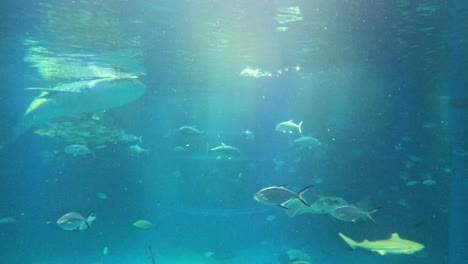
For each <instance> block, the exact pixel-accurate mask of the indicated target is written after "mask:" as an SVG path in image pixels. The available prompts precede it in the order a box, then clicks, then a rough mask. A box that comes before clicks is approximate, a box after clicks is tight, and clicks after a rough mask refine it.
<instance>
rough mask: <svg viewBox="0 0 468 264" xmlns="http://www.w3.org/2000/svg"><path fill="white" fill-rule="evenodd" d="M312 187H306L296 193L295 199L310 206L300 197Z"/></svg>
mask: <svg viewBox="0 0 468 264" xmlns="http://www.w3.org/2000/svg"><path fill="white" fill-rule="evenodd" d="M312 187H313V185H308V186H306V187H305V188H304V189H302V190H300V191H299V192H298V193H297V199H299V200H300V201H301V202H302V203H303V204H305V205H307V206H310V204H309V203H308V202H306V200H304V198H303V197H302V195H303V194H304V193H305V192H306V191H307V190H309V189H310V188H312Z"/></svg>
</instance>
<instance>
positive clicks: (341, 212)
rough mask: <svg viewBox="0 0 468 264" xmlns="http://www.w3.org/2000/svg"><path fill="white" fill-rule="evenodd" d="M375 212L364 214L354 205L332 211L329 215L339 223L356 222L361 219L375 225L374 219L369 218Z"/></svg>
mask: <svg viewBox="0 0 468 264" xmlns="http://www.w3.org/2000/svg"><path fill="white" fill-rule="evenodd" d="M375 212H377V210H373V211H370V212H366V211H364V210H362V209H361V208H359V207H357V206H354V205H344V206H340V207H337V208H335V209H333V210H332V211H331V212H330V214H331V215H332V216H333V217H334V218H336V219H338V220H341V221H347V222H357V221H359V220H361V219H369V220H371V221H372V222H373V223H375V220H374V218H372V216H371V214H372V213H375Z"/></svg>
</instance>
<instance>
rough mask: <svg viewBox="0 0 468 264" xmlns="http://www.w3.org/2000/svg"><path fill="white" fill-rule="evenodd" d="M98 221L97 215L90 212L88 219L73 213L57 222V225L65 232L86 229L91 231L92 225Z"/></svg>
mask: <svg viewBox="0 0 468 264" xmlns="http://www.w3.org/2000/svg"><path fill="white" fill-rule="evenodd" d="M95 219H96V213H95V212H94V211H92V212H90V213H89V214H88V215H87V216H86V217H83V216H82V215H81V214H80V213H76V212H71V213H68V214H65V215H63V216H62V217H60V218H59V219H58V220H57V225H58V226H59V227H60V228H62V229H64V230H73V231H81V230H85V229H86V228H89V229H91V224H92V223H93V222H94V220H95Z"/></svg>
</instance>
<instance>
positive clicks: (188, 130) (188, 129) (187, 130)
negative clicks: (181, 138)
mask: <svg viewBox="0 0 468 264" xmlns="http://www.w3.org/2000/svg"><path fill="white" fill-rule="evenodd" d="M177 132H179V133H181V134H183V135H190V136H193V135H201V134H203V133H204V131H201V130H198V129H196V128H195V127H194V126H181V127H179V129H177Z"/></svg>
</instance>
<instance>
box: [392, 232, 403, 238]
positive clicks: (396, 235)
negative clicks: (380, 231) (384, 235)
mask: <svg viewBox="0 0 468 264" xmlns="http://www.w3.org/2000/svg"><path fill="white" fill-rule="evenodd" d="M390 239H401V238H400V236H399V235H398V233H393V234H392V236H391V237H390Z"/></svg>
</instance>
